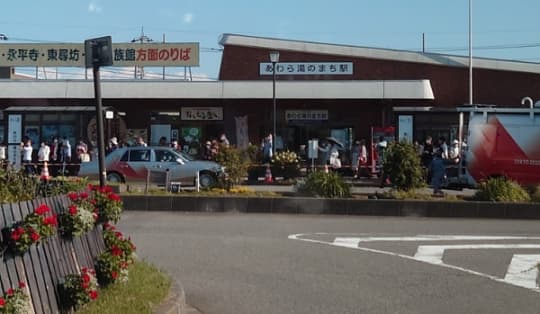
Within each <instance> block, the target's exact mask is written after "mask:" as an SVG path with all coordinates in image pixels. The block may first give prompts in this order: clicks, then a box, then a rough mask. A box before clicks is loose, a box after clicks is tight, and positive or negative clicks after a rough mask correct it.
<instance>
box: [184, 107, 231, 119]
mask: <svg viewBox="0 0 540 314" xmlns="http://www.w3.org/2000/svg"><path fill="white" fill-rule="evenodd" d="M181 116H182V120H223V108H221V107H183V108H182V113H181Z"/></svg>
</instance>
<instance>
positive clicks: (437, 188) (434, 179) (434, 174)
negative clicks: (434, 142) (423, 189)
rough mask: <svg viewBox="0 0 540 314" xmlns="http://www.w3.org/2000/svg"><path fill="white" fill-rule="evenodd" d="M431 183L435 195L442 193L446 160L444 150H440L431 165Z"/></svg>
mask: <svg viewBox="0 0 540 314" xmlns="http://www.w3.org/2000/svg"><path fill="white" fill-rule="evenodd" d="M430 172H431V185H432V186H433V194H434V195H442V194H443V193H442V190H441V185H442V182H443V179H444V175H445V167H444V160H443V159H442V151H441V150H438V151H437V152H436V153H435V155H434V157H433V160H432V161H431V165H430Z"/></svg>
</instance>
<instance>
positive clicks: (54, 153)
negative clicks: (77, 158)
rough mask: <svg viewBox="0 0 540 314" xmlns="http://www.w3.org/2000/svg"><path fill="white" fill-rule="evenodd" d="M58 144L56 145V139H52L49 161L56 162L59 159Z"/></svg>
mask: <svg viewBox="0 0 540 314" xmlns="http://www.w3.org/2000/svg"><path fill="white" fill-rule="evenodd" d="M59 149H60V144H59V143H58V138H57V137H55V138H54V139H53V142H52V145H51V154H50V156H49V159H50V160H51V161H53V162H55V161H57V160H58V159H59V157H60V154H59V151H60V150H59Z"/></svg>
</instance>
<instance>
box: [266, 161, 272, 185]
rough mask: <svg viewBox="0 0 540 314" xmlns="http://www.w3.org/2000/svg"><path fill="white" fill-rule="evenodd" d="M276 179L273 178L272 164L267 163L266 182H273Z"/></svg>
mask: <svg viewBox="0 0 540 314" xmlns="http://www.w3.org/2000/svg"><path fill="white" fill-rule="evenodd" d="M273 181H274V180H273V179H272V171H271V170H270V165H266V173H265V174H264V182H266V183H272V182H273Z"/></svg>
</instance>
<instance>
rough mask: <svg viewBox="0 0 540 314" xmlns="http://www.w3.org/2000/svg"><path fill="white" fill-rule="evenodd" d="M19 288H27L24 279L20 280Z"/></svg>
mask: <svg viewBox="0 0 540 314" xmlns="http://www.w3.org/2000/svg"><path fill="white" fill-rule="evenodd" d="M19 288H21V289H24V288H26V284H25V283H24V282H22V281H19Z"/></svg>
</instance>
